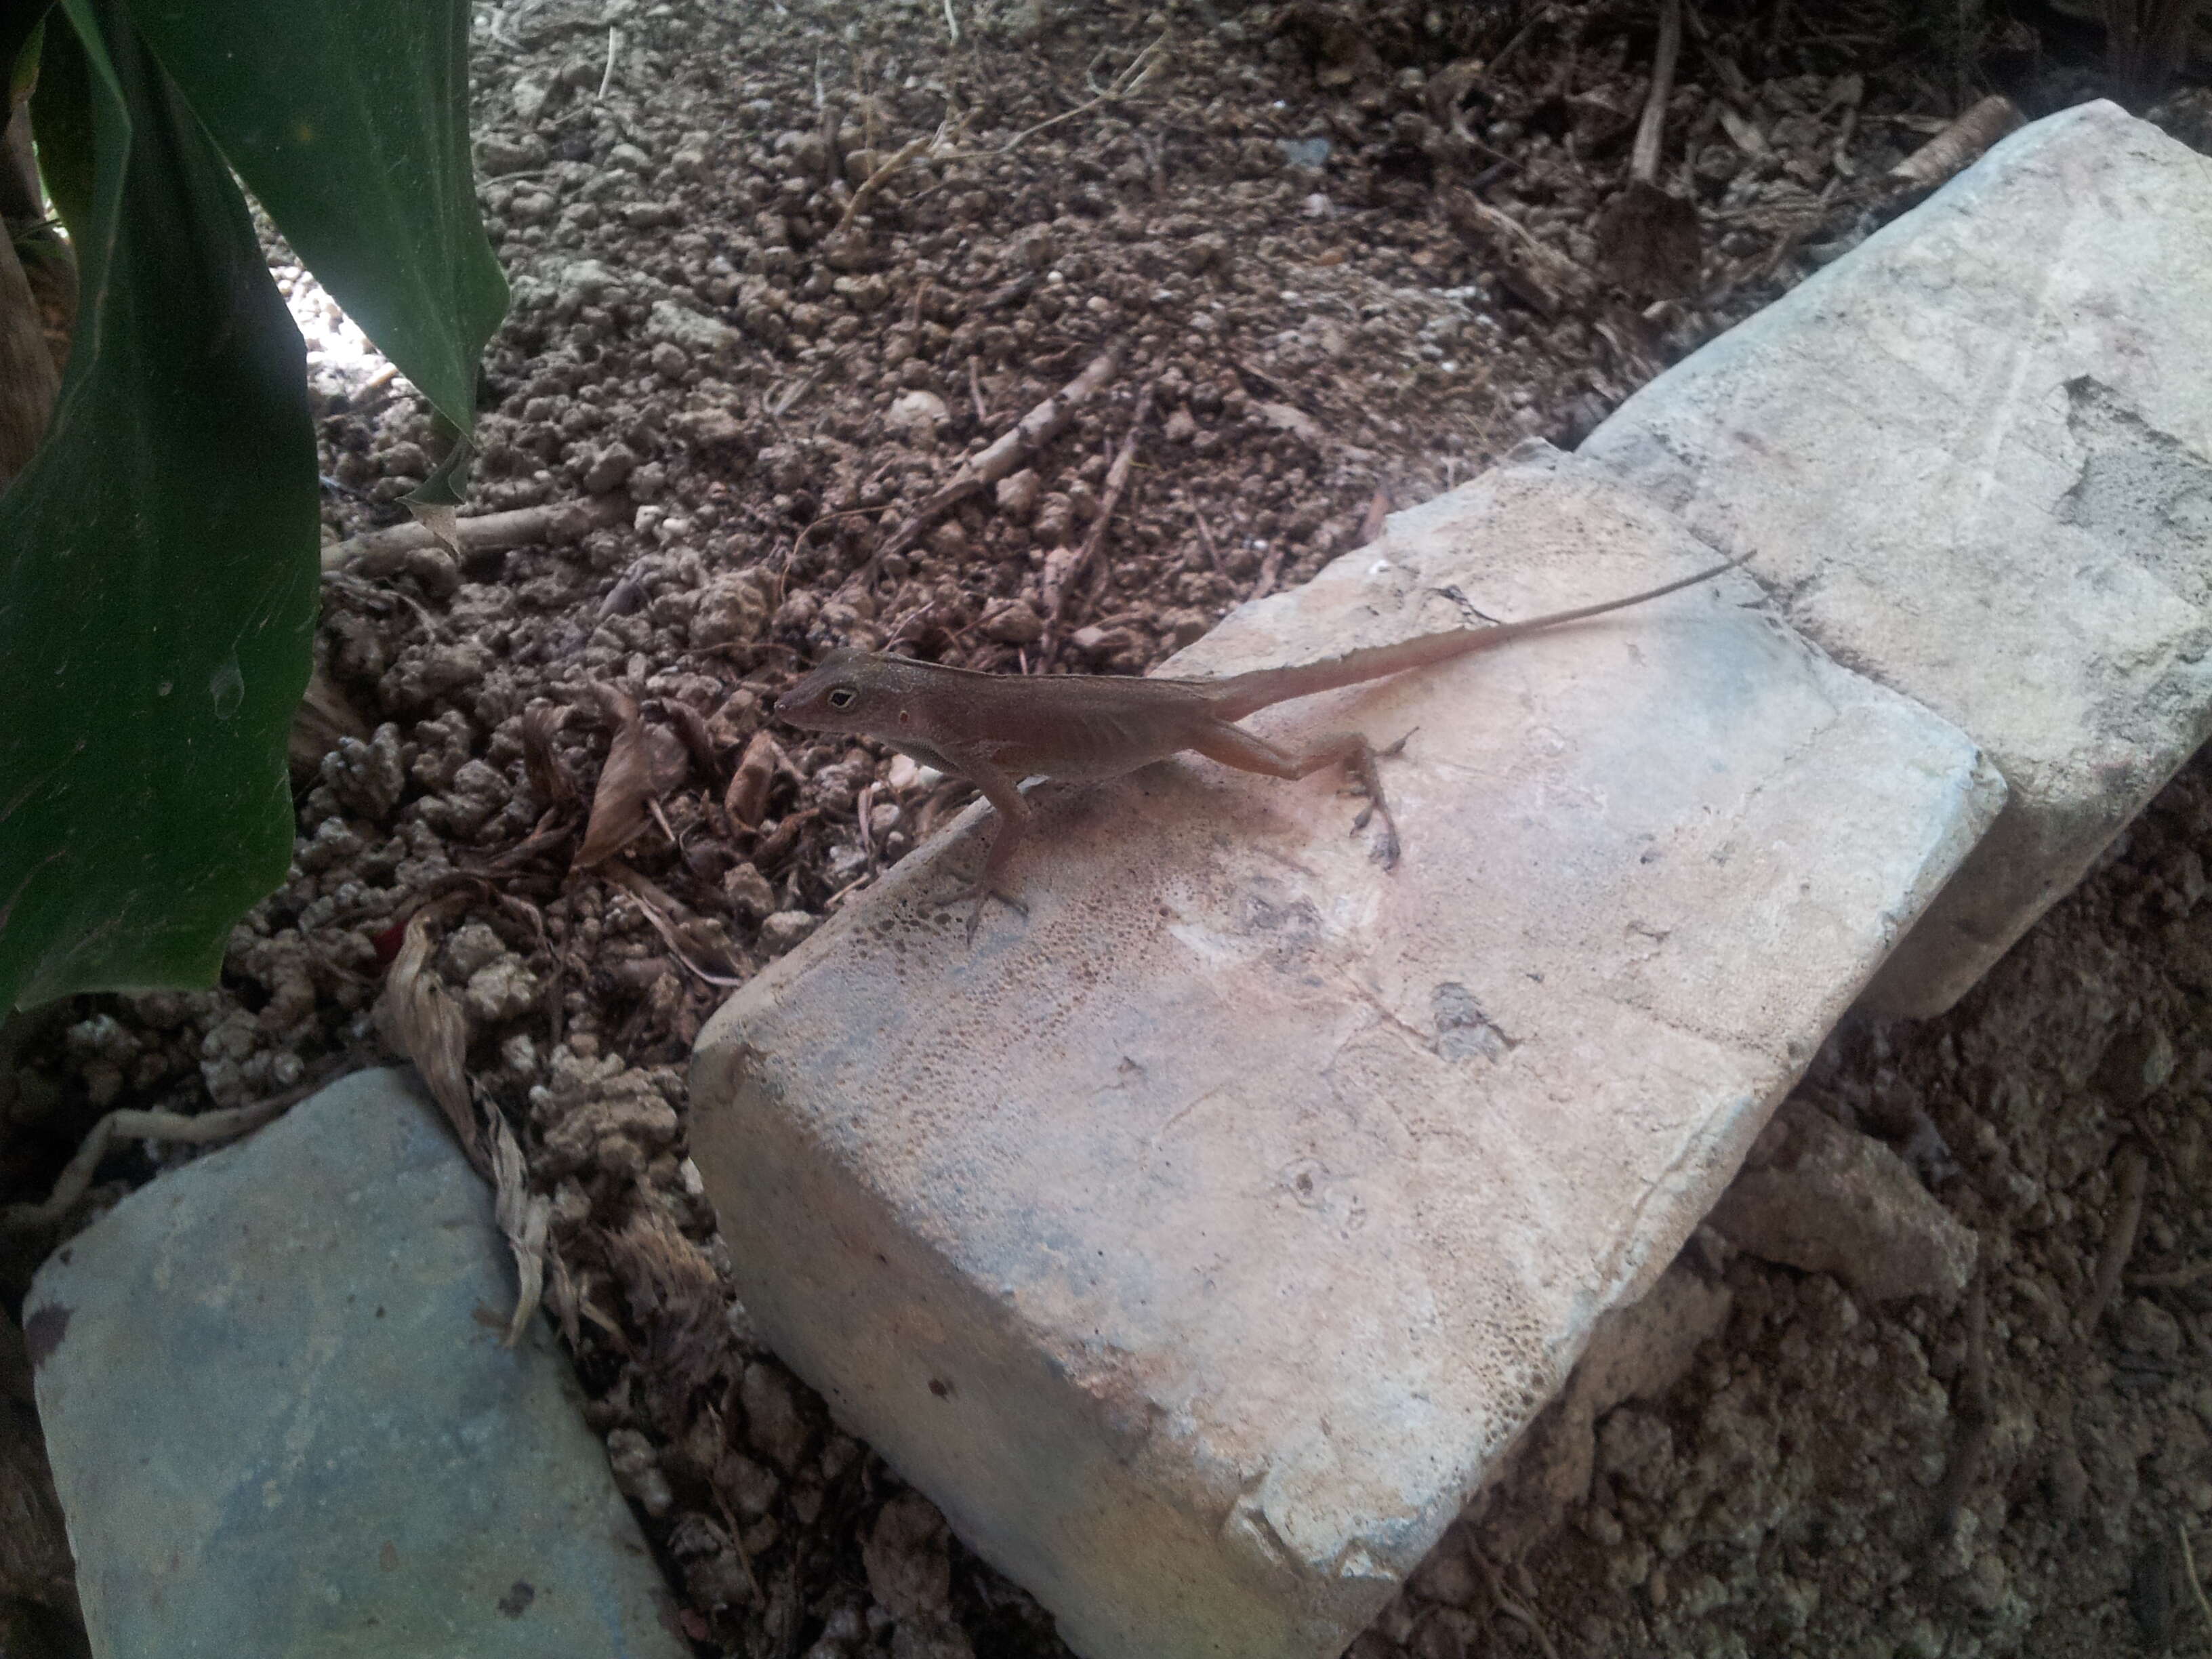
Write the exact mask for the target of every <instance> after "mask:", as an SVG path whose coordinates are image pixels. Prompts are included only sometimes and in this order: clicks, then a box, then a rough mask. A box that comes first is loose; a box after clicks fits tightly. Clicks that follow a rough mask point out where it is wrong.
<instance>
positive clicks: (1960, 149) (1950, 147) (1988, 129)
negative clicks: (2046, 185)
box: [1889, 93, 2024, 190]
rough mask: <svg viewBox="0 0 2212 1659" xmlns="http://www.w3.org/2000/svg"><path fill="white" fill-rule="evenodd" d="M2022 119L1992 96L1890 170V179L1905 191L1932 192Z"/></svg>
mask: <svg viewBox="0 0 2212 1659" xmlns="http://www.w3.org/2000/svg"><path fill="white" fill-rule="evenodd" d="M2023 119H2024V118H2023V117H2022V116H2021V112H2020V106H2018V105H2016V104H2015V103H2014V102H2013V101H2012V100H2011V99H2009V98H2007V97H2005V96H2004V95H2003V94H2001V93H1991V94H1990V95H1989V96H1988V97H1986V98H1984V99H1983V100H1981V101H1980V102H1979V103H1978V104H1976V105H1974V106H1972V108H1970V109H1969V110H1967V111H1966V113H1965V114H1964V115H1961V116H1960V118H1958V119H1957V120H1955V121H1954V122H1952V123H1951V125H1949V126H1948V127H1945V128H1944V129H1943V131H1941V132H1939V133H1937V134H1936V136H1935V137H1933V138H1930V139H1929V141H1928V142H1927V143H1924V144H1923V145H1921V147H1920V148H1919V149H1916V150H1914V151H1913V152H1912V154H1911V155H1908V156H1906V157H1905V159H1904V160H1903V161H1899V163H1898V164H1897V165H1896V166H1895V167H1892V168H1891V169H1890V170H1889V176H1890V178H1891V179H1892V180H1893V182H1895V183H1896V184H1897V185H1899V186H1901V187H1903V188H1905V189H1908V190H1932V189H1934V188H1935V187H1936V185H1940V184H1942V182H1943V181H1944V180H1945V179H1948V178H1950V177H1951V176H1952V175H1953V174H1954V173H1963V172H1964V171H1965V170H1966V168H1967V167H1969V166H1971V165H1972V163H1973V162H1975V161H1978V160H1979V159H1980V157H1981V154H1982V152H1983V151H1984V150H1985V149H1988V148H1989V147H1990V145H1991V144H1994V143H1996V141H1997V140H1998V139H2000V138H2002V137H2004V136H2005V134H2007V133H2008V132H2010V131H2013V129H2014V128H2015V127H2017V126H2019V125H2021V121H2022V120H2023Z"/></svg>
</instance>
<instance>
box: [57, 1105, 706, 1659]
mask: <svg viewBox="0 0 2212 1659" xmlns="http://www.w3.org/2000/svg"><path fill="white" fill-rule="evenodd" d="M513 1297H514V1289H513V1267H512V1265H511V1263H510V1262H509V1261H507V1248H506V1246H505V1245H504V1244H503V1243H501V1238H500V1235H499V1233H498V1231H497V1230H496V1229H495V1227H494V1225H493V1223H492V1203H491V1196H490V1194H489V1192H488V1191H486V1190H485V1188H484V1187H483V1183H482V1182H479V1181H478V1180H477V1176H476V1175H475V1173H474V1172H473V1171H472V1170H470V1168H469V1167H468V1164H466V1162H465V1161H464V1159H463V1158H462V1157H461V1155H460V1153H459V1151H458V1150H457V1149H456V1148H455V1147H454V1146H453V1144H452V1141H451V1139H450V1137H449V1135H448V1133H447V1131H446V1129H445V1128H444V1127H443V1126H442V1122H441V1120H440V1119H439V1117H438V1114H437V1109H436V1108H435V1106H433V1105H432V1104H431V1103H429V1100H428V1097H426V1096H424V1095H423V1094H422V1092H421V1091H420V1090H419V1088H418V1087H416V1085H415V1084H414V1083H413V1081H412V1074H411V1073H407V1074H403V1073H398V1072H362V1073H356V1075H354V1076H352V1077H349V1078H346V1079H343V1080H342V1081H340V1082H337V1083H335V1084H333V1085H331V1086H330V1087H329V1088H328V1089H325V1090H324V1091H322V1092H321V1093H320V1094H319V1095H317V1096H316V1097H314V1098H313V1099H312V1100H309V1101H307V1102H305V1103H302V1104H301V1105H299V1106H296V1107H295V1108H294V1109H292V1110H291V1112H290V1113H289V1114H288V1115H286V1116H284V1117H283V1118H282V1119H280V1120H278V1121H276V1122H275V1123H273V1124H271V1125H270V1127H267V1128H265V1129H264V1130H262V1131H261V1132H260V1133H258V1134H257V1135H255V1136H254V1137H252V1139H249V1140H246V1141H244V1142H242V1143H240V1145H238V1146H231V1147H228V1148H225V1149H224V1150H222V1151H221V1152H214V1153H210V1155H209V1156H207V1157H206V1158H201V1159H199V1160H198V1161H197V1162H196V1163H193V1164H190V1165H187V1166H186V1167H185V1168H184V1169H182V1170H176V1171H174V1172H173V1173H171V1174H168V1175H165V1176H162V1177H161V1179H160V1180H158V1181H156V1182H154V1183H153V1184H152V1185H150V1186H149V1187H146V1188H143V1189H142V1190H141V1191H139V1192H137V1193H134V1194H131V1196H130V1197H129V1198H127V1199H125V1200H124V1201H123V1202H122V1203H121V1204H120V1205H118V1206H117V1207H116V1208H115V1210H114V1211H113V1212H112V1213H110V1214H109V1215H107V1216H106V1217H104V1218H102V1219H101V1220H100V1221H99V1222H98V1223H96V1224H95V1225H94V1226H92V1227H91V1228H89V1229H88V1230H87V1231H85V1232H84V1233H83V1234H82V1236H81V1237H78V1238H76V1240H74V1241H73V1242H72V1243H70V1244H69V1245H68V1246H67V1247H66V1248H65V1249H63V1250H62V1251H61V1252H59V1253H58V1255H56V1256H55V1258H54V1259H53V1260H52V1261H49V1262H48V1263H47V1264H46V1266H45V1267H43V1268H41V1269H40V1273H39V1276H38V1279H37V1281H36V1282H35V1284H34V1285H33V1289H32V1292H31V1296H30V1299H29V1301H28V1303H27V1304H26V1308H25V1320H24V1328H25V1333H26V1334H27V1336H28V1338H29V1339H30V1341H31V1345H32V1351H33V1355H34V1356H35V1357H36V1358H37V1359H38V1375H37V1383H38V1398H39V1412H40V1418H41V1419H42V1420H43V1422H44V1425H45V1428H46V1443H47V1448H48V1450H49V1452H50V1453H51V1455H52V1460H53V1468H54V1479H55V1483H56V1485H57V1486H58V1488H59V1490H60V1492H61V1497H62V1505H63V1508H64V1510H66V1511H67V1514H68V1517H69V1529H70V1542H71V1544H72V1546H73V1547H74V1548H75V1550H76V1563H77V1594H78V1596H79V1598H80V1600H81V1601H82V1604H83V1607H84V1616H85V1625H86V1628H87V1629H88V1632H90V1634H91V1638H92V1647H93V1651H94V1654H95V1655H98V1656H100V1659H111V1656H112V1659H126V1656H127V1659H170V1656H183V1655H187V1654H189V1655H207V1654H271V1655H273V1654H313V1655H315V1656H317V1659H345V1656H360V1659H371V1656H374V1659H390V1656H396V1655H410V1656H412V1655H432V1654H438V1655H444V1654H467V1655H470V1656H471V1659H504V1656H514V1659H524V1656H530V1659H539V1656H544V1655H548V1654H591V1655H593V1656H608V1659H615V1656H633V1659H680V1656H683V1655H685V1654H688V1653H689V1652H690V1647H689V1644H686V1643H684V1641H683V1640H681V1639H680V1638H678V1637H677V1636H676V1635H674V1634H672V1633H671V1631H670V1630H669V1629H665V1628H664V1627H663V1625H662V1616H663V1608H664V1607H668V1608H669V1610H670V1611H671V1613H672V1604H669V1603H667V1601H666V1591H665V1588H664V1586H663V1585H662V1583H661V1581H660V1576H659V1569H658V1568H657V1567H656V1566H655V1565H653V1559H652V1558H651V1556H650V1555H649V1554H647V1551H646V1547H645V1543H644V1541H643V1540H642V1539H641V1537H640V1536H639V1534H638V1530H637V1524H636V1522H635V1520H634V1519H633V1518H632V1517H631V1516H630V1512H629V1508H628V1506H627V1505H625V1504H623V1500H622V1498H621V1497H620V1496H619V1495H618V1494H617V1492H616V1491H615V1488H614V1481H613V1477H612V1475H611V1474H610V1473H609V1471H608V1468H607V1460H606V1453H605V1449H604V1448H603V1447H602V1446H601V1445H600V1443H599V1439H598V1437H596V1436H594V1435H593V1434H592V1432H591V1431H590V1430H589V1429H588V1428H586V1425H585V1424H584V1420H583V1419H582V1417H581V1415H580V1407H581V1400H580V1396H579V1395H578V1394H577V1391H576V1389H575V1384H574V1380H573V1377H572V1376H571V1375H570V1372H569V1369H568V1361H567V1359H566V1358H564V1357H563V1356H562V1354H561V1352H559V1350H558V1347H557V1345H556V1343H555V1341H554V1340H553V1338H552V1337H551V1335H550V1333H549V1332H548V1331H547V1330H546V1328H545V1327H544V1322H543V1321H539V1322H536V1323H535V1324H534V1325H533V1326H532V1329H531V1333H530V1334H529V1335H528V1336H527V1337H526V1339H525V1340H523V1341H522V1342H521V1343H520V1344H519V1345H518V1346H516V1347H515V1348H513V1349H512V1350H509V1349H504V1348H501V1346H500V1338H501V1334H503V1332H504V1329H505V1327H506V1322H507V1319H506V1314H507V1310H508V1309H510V1308H511V1307H512V1306H513Z"/></svg>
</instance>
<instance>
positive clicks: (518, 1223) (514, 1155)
mask: <svg viewBox="0 0 2212 1659" xmlns="http://www.w3.org/2000/svg"><path fill="white" fill-rule="evenodd" d="M489 1115H490V1118H491V1180H492V1189H493V1193H494V1194H495V1196H494V1199H493V1213H494V1215H495V1216H496V1217H497V1218H498V1220H499V1230H500V1231H501V1232H502V1233H504V1234H506V1235H507V1248H508V1249H511V1250H513V1252H514V1273H515V1279H516V1288H515V1294H514V1316H513V1318H512V1319H510V1320H508V1321H507V1336H506V1339H505V1340H503V1341H502V1342H501V1345H500V1346H502V1347H507V1348H511V1347H513V1346H514V1345H515V1344H516V1343H517V1342H519V1341H520V1340H522V1333H523V1332H524V1331H525V1330H526V1329H527V1328H529V1324H530V1316H532V1314H534V1313H536V1312H537V1311H538V1298H539V1297H541V1296H543V1295H544V1290H545V1233H546V1229H547V1228H548V1227H549V1226H550V1225H552V1220H553V1200H551V1199H550V1198H548V1197H546V1196H545V1194H543V1193H533V1192H532V1191H531V1190H530V1171H529V1170H528V1169H527V1168H526V1166H525V1164H523V1161H522V1146H521V1144H520V1142H518V1141H517V1140H516V1139H515V1138H514V1131H513V1129H511V1128H509V1127H507V1115H506V1114H505V1113H503V1112H497V1111H495V1112H492V1113H490V1114H489Z"/></svg>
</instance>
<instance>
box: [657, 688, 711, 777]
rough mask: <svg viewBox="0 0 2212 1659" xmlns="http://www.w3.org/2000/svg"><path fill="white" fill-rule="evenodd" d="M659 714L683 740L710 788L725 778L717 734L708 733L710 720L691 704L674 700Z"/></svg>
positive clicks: (671, 699) (666, 703)
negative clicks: (664, 716) (716, 742)
mask: <svg viewBox="0 0 2212 1659" xmlns="http://www.w3.org/2000/svg"><path fill="white" fill-rule="evenodd" d="M660 710H661V712H662V713H663V714H665V715H667V717H668V722H669V724H670V725H671V726H674V727H675V728H676V735H677V736H678V737H679V738H683V739H684V748H685V749H687V750H690V755H691V764H692V765H693V766H695V767H696V768H697V769H698V770H699V775H700V776H701V777H702V778H704V779H706V780H707V782H708V787H710V788H711V787H713V786H714V781H715V780H716V779H717V778H719V777H720V776H721V775H722V756H721V751H720V750H719V749H718V748H717V747H716V746H715V744H714V734H713V733H712V732H709V731H708V729H707V717H706V716H705V715H704V714H701V713H700V712H699V711H698V710H697V709H696V708H693V707H692V706H691V705H690V703H688V702H678V700H677V699H676V698H674V697H671V698H669V699H668V700H667V701H666V702H664V703H662V704H661V705H660Z"/></svg>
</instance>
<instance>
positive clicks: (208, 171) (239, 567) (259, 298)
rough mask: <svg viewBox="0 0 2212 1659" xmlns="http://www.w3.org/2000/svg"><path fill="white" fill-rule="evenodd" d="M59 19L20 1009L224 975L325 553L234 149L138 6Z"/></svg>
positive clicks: (4, 796) (16, 953) (20, 888)
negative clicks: (48, 396) (58, 240)
mask: <svg viewBox="0 0 2212 1659" xmlns="http://www.w3.org/2000/svg"><path fill="white" fill-rule="evenodd" d="M64 16H66V19H67V23H68V27H64V25H63V18H64ZM48 25H49V26H48V27H47V30H46V43H45V58H44V60H43V63H42V67H41V73H40V83H39V90H38V93H37V94H36V95H35V96H34V98H33V120H34V122H35V123H36V124H37V125H39V127H40V131H41V132H42V133H46V134H48V135H52V136H57V137H59V136H62V135H70V136H72V137H82V138H83V139H85V140H87V141H88V148H89V150H90V161H91V165H90V168H89V175H88V179H86V182H85V188H84V190H83V191H82V199H80V200H78V201H76V202H75V203H72V204H66V211H67V214H68V222H69V228H70V234H71V235H72V237H73V238H74V240H75V241H76V249H77V253H78V258H79V260H80V262H81V269H82V281H83V288H82V300H81V302H80V307H79V311H78V324H77V333H76V341H75V343H74V348H73V349H72V352H71V354H70V362H69V368H68V373H67V374H66V375H65V377H64V380H63V384H62V395H61V400H60V402H59V404H58V405H57V406H56V409H55V413H54V421H53V425H52V428H51V430H50V431H49V434H48V436H47V441H46V445H45V447H43V448H42V449H41V450H40V452H39V453H38V454H37V456H35V457H34V458H33V460H32V463H31V465H29V466H28V467H27V469H25V471H23V472H22V473H21V476H19V477H17V478H16V480H15V483H14V485H13V486H12V487H11V488H10V489H9V491H8V493H7V494H6V495H4V496H0V709H4V710H5V711H6V712H5V714H4V716H0V1008H5V1007H7V1006H10V1005H12V1004H14V1003H15V1002H17V1001H21V1002H23V1003H26V1004H27V1003H30V1002H35V1001H42V1000H46V999H47V998H50V997H54V996H58V995H62V994H65V993H68V992H71V991H77V990H88V989H95V988H115V987H147V986H185V985H195V984H198V985H204V984H208V983H210V982H211V981H212V980H213V977H214V975H215V973H216V969H218V967H219V966H220V964H221V962H222V951H223V945H224V943H225V940H226V939H227V937H228V931H229V928H230V927H231V924H232V923H233V922H234V921H235V920H236V918H237V916H238V915H239V914H240V912H241V911H242V910H243V909H244V908H246V906H247V905H249V904H251V903H252V902H253V901H254V900H256V899H257V898H258V897H260V896H262V895H263V894H264V893H266V892H268V891H269V890H270V889H271V888H273V887H274V886H276V884H277V883H279V882H281V881H282V880H283V877H284V873H285V871H286V869H287V867H288V866H289V860H290V856H291V848H292V831H293V823H292V806H291V799H290V795H289V790H288V788H287V785H286V779H285V768H284V742H285V732H286V729H287V727H288V726H289V721H290V719H291V714H292V710H293V708H294V707H295V705H296V704H297V702H299V699H300V694H301V690H303V689H304V688H305V686H306V684H307V670H308V664H309V651H308V647H309V640H310V635H311V631H312V629H313V619H314V613H315V595H316V586H317V567H318V563H319V560H318V555H317V547H316V544H317V540H318V524H317V520H318V510H317V501H316V484H315V455H314V440H313V427H312V424H311V422H310V420H309V416H308V410H307V385H306V352H305V349H304V347H303V346H302V344H301V339H300V336H299V331H298V330H296V329H295V328H294V327H293V325H292V320H291V319H290V317H289V315H288V314H287V313H286V312H285V309H284V306H283V300H282V299H281V297H280V296H279V295H278V294H277V292H276V285H275V283H272V282H271V281H270V277H269V273H268V270H267V268H266V267H265V265H264V264H263V261H262V257H261V251H260V247H259V246H258V243H257V241H256V240H255V237H254V234H253V228H252V223H251V222H250V221H249V219H248V218H247V216H246V206H245V203H244V202H243V200H242V199H241V198H240V196H239V194H238V191H237V187H236V185H234V184H233V183H232V181H231V177H230V173H229V170H228V168H227V167H226V166H225V165H224V161H223V158H222V155H220V154H219V153H218V152H217V151H216V148H215V146H214V144H213V143H210V140H209V137H208V136H207V134H206V133H205V132H204V131H203V130H202V129H201V127H200V125H199V124H198V122H197V120H196V119H195V118H194V117H193V114H192V112H191V109H190V108H189V107H187V106H186V105H185V101H184V100H183V99H182V98H181V97H180V96H179V94H178V92H177V89H176V88H175V87H174V86H173V84H172V83H171V82H169V80H168V79H167V76H165V75H164V74H163V72H162V70H161V67H160V65H159V64H157V63H155V60H154V59H153V58H152V57H151V55H150V54H149V52H147V51H146V50H145V48H144V46H143V44H142V43H141V42H140V41H139V40H137V35H136V32H135V30H134V29H133V28H132V27H131V22H130V21H129V18H128V16H127V15H125V12H124V11H123V9H122V7H121V4H120V0H63V5H62V7H61V8H60V9H59V10H58V12H57V13H56V14H54V15H52V16H50V17H49V19H48ZM72 100H75V101H76V107H72Z"/></svg>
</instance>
